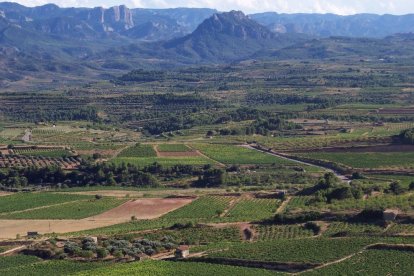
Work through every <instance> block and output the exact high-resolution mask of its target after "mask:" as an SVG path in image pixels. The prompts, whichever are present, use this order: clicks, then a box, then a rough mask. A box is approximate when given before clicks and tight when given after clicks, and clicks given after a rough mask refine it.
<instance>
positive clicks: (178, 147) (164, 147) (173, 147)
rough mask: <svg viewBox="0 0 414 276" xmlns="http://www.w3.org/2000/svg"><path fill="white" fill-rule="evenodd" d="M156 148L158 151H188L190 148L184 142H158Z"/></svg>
mask: <svg viewBox="0 0 414 276" xmlns="http://www.w3.org/2000/svg"><path fill="white" fill-rule="evenodd" d="M157 149H158V151H160V152H189V151H192V149H191V148H189V147H187V146H186V145H184V144H160V145H157Z"/></svg>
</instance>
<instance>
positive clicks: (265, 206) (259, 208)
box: [221, 198, 280, 222]
mask: <svg viewBox="0 0 414 276" xmlns="http://www.w3.org/2000/svg"><path fill="white" fill-rule="evenodd" d="M279 205H280V200H276V199H259V198H240V199H238V200H237V201H236V202H235V203H234V205H233V206H232V207H230V209H229V210H228V211H227V213H225V214H224V215H223V216H222V217H221V220H223V221H238V222H242V221H261V220H265V219H270V218H272V217H273V216H274V215H275V213H276V210H277V208H278V207H279Z"/></svg>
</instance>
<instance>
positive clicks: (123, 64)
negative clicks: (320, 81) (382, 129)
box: [0, 2, 414, 85]
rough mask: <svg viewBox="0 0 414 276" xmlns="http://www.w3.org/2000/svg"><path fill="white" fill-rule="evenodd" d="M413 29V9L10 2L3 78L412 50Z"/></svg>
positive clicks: (0, 21)
mask: <svg viewBox="0 0 414 276" xmlns="http://www.w3.org/2000/svg"><path fill="white" fill-rule="evenodd" d="M413 31H414V15H405V16H392V15H383V16H379V15H372V14H360V15H355V16H337V15H332V14H326V15H320V14H277V13H262V14H253V15H249V16H246V15H244V14H243V13H242V12H236V11H234V12H229V13H219V12H218V11H216V10H212V9H190V8H178V9H165V10H156V9H129V8H127V7H125V6H116V7H112V8H108V9H104V8H59V7H58V6H56V5H53V4H49V5H45V6H41V7H35V8H28V7H24V6H22V5H19V4H16V3H9V2H4V3H0V67H1V68H2V69H1V70H0V79H1V84H2V85H8V84H9V83H10V82H13V81H20V80H24V79H25V78H28V77H36V78H39V79H41V78H48V79H51V80H53V78H54V76H56V79H60V80H64V79H65V78H71V77H73V78H79V77H87V78H91V79H99V78H111V76H113V75H116V74H119V73H121V72H125V71H128V70H132V69H135V68H161V67H162V68H168V67H174V66H182V65H192V64H212V63H230V62H235V61H242V60H245V59H251V58H255V59H266V58H270V59H275V58H277V59H291V58H304V59H309V58H333V57H344V56H349V55H354V56H361V57H363V56H364V57H366V56H371V57H375V58H384V59H392V58H395V57H404V58H407V57H408V56H410V55H411V53H412V49H413V47H412V44H413V36H412V35H410V34H408V33H411V32H413ZM400 33H406V35H400ZM396 34H399V35H396ZM338 36H342V37H349V38H348V39H345V38H338ZM390 44H392V45H393V46H394V47H393V49H394V50H392V51H391V50H390V48H389V45H390ZM396 44H397V45H396ZM367 45H369V48H368V47H367ZM399 45H400V46H403V47H400V46H399ZM396 49H397V50H396ZM57 75H59V78H58V77H57Z"/></svg>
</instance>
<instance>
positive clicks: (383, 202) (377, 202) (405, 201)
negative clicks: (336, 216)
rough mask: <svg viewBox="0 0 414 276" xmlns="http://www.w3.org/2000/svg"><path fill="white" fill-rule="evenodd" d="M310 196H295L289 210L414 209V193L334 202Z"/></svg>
mask: <svg viewBox="0 0 414 276" xmlns="http://www.w3.org/2000/svg"><path fill="white" fill-rule="evenodd" d="M311 200H312V197H310V196H298V197H294V198H293V199H292V200H291V201H290V202H289V204H288V206H287V208H286V211H287V212H296V211H300V210H302V211H303V210H307V211H320V210H331V211H344V210H363V209H369V208H374V209H375V208H376V209H386V208H399V209H401V210H405V211H408V210H412V209H413V208H414V195H410V194H407V195H391V194H387V195H380V196H374V197H369V198H368V199H366V200H357V199H345V200H340V201H337V200H333V201H332V203H330V204H328V203H324V202H315V203H312V201H311Z"/></svg>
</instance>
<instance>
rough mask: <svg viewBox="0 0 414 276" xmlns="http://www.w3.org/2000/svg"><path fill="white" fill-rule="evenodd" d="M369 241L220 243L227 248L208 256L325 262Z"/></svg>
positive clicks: (340, 256)
mask: <svg viewBox="0 0 414 276" xmlns="http://www.w3.org/2000/svg"><path fill="white" fill-rule="evenodd" d="M371 242H372V241H370V240H367V239H358V238H353V239H350V238H343V239H320V238H314V239H290V240H275V241H264V242H262V241H260V242H256V243H244V244H227V245H223V246H224V247H226V248H228V250H226V251H222V252H214V253H212V254H209V256H210V257H215V258H233V259H243V260H261V261H271V262H297V263H302V262H303V263H326V262H329V261H333V260H336V259H340V258H342V257H345V256H348V255H350V254H352V253H355V252H358V251H359V250H361V249H362V248H363V247H364V246H366V245H368V244H371ZM277 249H279V250H277Z"/></svg>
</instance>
